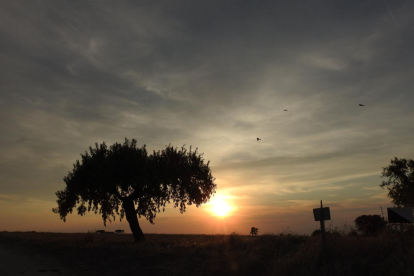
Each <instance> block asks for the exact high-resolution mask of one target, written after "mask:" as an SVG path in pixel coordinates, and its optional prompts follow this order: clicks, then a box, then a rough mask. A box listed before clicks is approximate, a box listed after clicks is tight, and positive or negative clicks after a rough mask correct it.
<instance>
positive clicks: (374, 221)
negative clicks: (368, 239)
mask: <svg viewBox="0 0 414 276" xmlns="http://www.w3.org/2000/svg"><path fill="white" fill-rule="evenodd" d="M386 226H387V222H386V221H385V220H384V218H383V217H381V216H379V215H362V216H359V217H357V218H356V219H355V227H356V228H357V230H358V231H359V232H360V233H362V234H363V235H366V236H376V235H378V234H379V233H380V232H381V231H383V230H385V227H386Z"/></svg>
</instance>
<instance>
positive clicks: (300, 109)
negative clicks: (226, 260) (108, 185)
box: [0, 0, 414, 234]
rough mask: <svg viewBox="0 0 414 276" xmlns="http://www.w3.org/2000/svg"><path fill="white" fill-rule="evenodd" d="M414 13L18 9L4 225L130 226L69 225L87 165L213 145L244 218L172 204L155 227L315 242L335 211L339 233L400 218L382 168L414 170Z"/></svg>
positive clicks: (259, 6)
mask: <svg viewBox="0 0 414 276" xmlns="http://www.w3.org/2000/svg"><path fill="white" fill-rule="evenodd" d="M413 14H414V1H410V0H393V1H389V0H381V1H377V0H375V1H374V0H358V1H349V0H348V1H328V0H315V1H308V0H307V1H296V0H295V1H242V0H228V1H227V0H224V1H216V0H208V1H204V0H200V1H181V0H177V1H126V0H125V1H109V0H107V1H106V0H103V1H87V0H85V1H52V0H50V1H47V0H45V1H32V0H24V1H7V0H6V1H1V2H0V38H1V43H0V60H1V62H0V70H1V74H0V87H1V89H0V151H1V155H0V220H1V226H0V231H2V230H6V231H32V230H33V231H53V232H86V231H92V230H96V229H106V230H107V231H113V230H114V229H125V230H126V232H130V230H129V226H128V224H127V222H126V221H125V220H123V221H122V222H119V220H117V221H115V222H112V223H108V224H107V227H106V228H105V227H104V226H103V222H102V219H101V217H100V216H99V214H98V215H95V214H93V213H90V214H87V215H86V216H83V217H80V216H78V215H77V214H76V212H75V213H74V214H71V215H69V216H68V217H67V222H66V223H64V222H63V221H61V220H60V219H59V216H58V215H57V214H54V213H52V208H54V207H56V206H57V204H56V199H57V198H56V195H55V192H56V191H58V190H62V189H64V188H65V183H64V182H63V177H64V176H66V175H67V174H68V171H70V170H71V169H72V168H73V163H74V162H75V161H76V160H77V159H80V154H81V153H84V152H85V150H87V149H88V147H89V146H92V145H94V144H95V143H96V142H97V143H102V142H104V141H105V142H106V143H107V144H108V145H111V144H113V143H115V142H123V141H124V139H125V138H128V139H132V138H135V139H136V140H137V141H138V145H139V146H142V145H144V144H145V145H146V146H147V149H148V151H149V152H152V151H153V150H156V151H157V150H161V149H163V148H165V147H166V146H167V145H169V144H171V145H173V146H175V147H181V146H183V145H185V146H186V147H187V148H189V147H190V146H192V147H193V148H198V150H199V152H201V153H204V158H205V160H206V161H210V167H211V170H212V174H213V176H214V177H215V178H216V180H215V183H216V184H217V193H216V194H215V195H214V197H213V198H212V200H215V201H219V200H221V201H223V202H225V203H226V204H227V205H228V206H229V207H230V208H231V209H230V211H229V212H228V214H227V215H226V216H223V217H219V216H217V215H215V214H214V212H212V211H211V209H212V208H213V207H214V204H212V203H207V204H205V205H203V206H201V207H199V208H196V207H194V206H191V207H190V208H188V209H187V212H186V213H184V214H180V212H179V210H178V209H174V208H173V207H172V206H169V207H168V208H167V210H166V211H165V212H164V213H159V214H158V215H157V218H156V219H155V221H154V222H155V224H154V225H152V224H150V223H149V222H148V221H146V220H145V219H144V218H141V219H140V220H139V221H140V225H141V227H142V229H143V231H144V232H145V233H187V234H229V233H232V232H236V233H240V234H248V233H249V231H250V228H251V227H256V228H258V229H259V234H265V233H281V232H293V233H299V234H309V233H311V232H312V231H313V230H315V229H317V228H318V227H319V223H318V222H315V221H314V218H313V213H312V210H313V209H314V208H318V207H319V206H320V200H323V203H324V206H325V207H330V211H331V220H330V221H328V222H327V224H328V226H329V227H339V228H341V229H342V228H343V227H344V225H346V226H347V227H352V226H353V225H354V223H353V221H354V220H355V218H356V217H358V216H360V215H370V214H381V209H380V206H382V208H383V209H384V213H385V215H386V211H385V210H386V208H387V207H392V206H393V204H392V203H391V201H390V199H389V198H387V190H383V189H381V188H380V187H379V184H381V181H382V179H381V172H382V168H383V167H386V166H388V165H389V164H390V160H391V159H393V158H394V157H398V158H407V159H413V158H414V124H413V120H414V109H413V103H414V93H413V87H414V55H413V49H414V17H413V16H412V15H413ZM359 104H364V105H365V106H359ZM285 109H286V110H287V111H284V110H285ZM257 138H260V139H261V140H260V141H257Z"/></svg>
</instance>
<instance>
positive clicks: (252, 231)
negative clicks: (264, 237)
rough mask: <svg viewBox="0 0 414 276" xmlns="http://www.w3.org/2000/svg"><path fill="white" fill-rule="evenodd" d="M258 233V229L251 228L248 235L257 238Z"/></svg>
mask: <svg viewBox="0 0 414 276" xmlns="http://www.w3.org/2000/svg"><path fill="white" fill-rule="evenodd" d="M258 233H259V228H256V227H252V229H251V230H250V235H252V236H257V234H258Z"/></svg>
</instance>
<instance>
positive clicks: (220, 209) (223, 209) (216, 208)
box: [211, 198, 231, 217]
mask: <svg viewBox="0 0 414 276" xmlns="http://www.w3.org/2000/svg"><path fill="white" fill-rule="evenodd" d="M211 204H212V208H211V211H212V212H213V213H214V214H215V215H216V216H219V217H224V216H226V215H227V214H228V212H229V211H230V210H231V207H230V206H229V205H227V203H226V202H225V201H224V200H222V199H219V198H217V199H214V200H213V201H212V202H211Z"/></svg>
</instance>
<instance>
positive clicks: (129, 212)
mask: <svg viewBox="0 0 414 276" xmlns="http://www.w3.org/2000/svg"><path fill="white" fill-rule="evenodd" d="M122 202H123V203H122V207H123V208H124V210H125V216H126V219H127V221H128V223H129V227H130V228H131V231H132V234H133V235H134V239H135V242H141V241H144V240H145V236H144V232H142V230H141V227H139V223H138V217H137V214H136V212H135V206H134V201H133V200H132V199H130V198H124V199H123V200H122Z"/></svg>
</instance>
